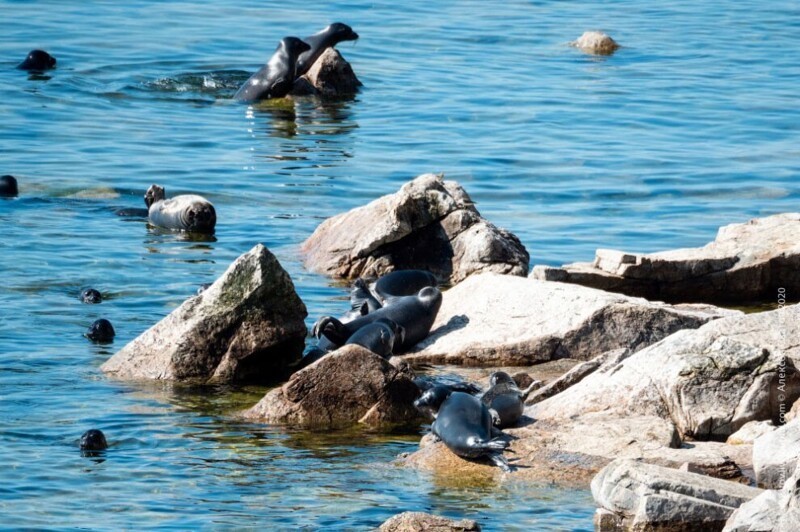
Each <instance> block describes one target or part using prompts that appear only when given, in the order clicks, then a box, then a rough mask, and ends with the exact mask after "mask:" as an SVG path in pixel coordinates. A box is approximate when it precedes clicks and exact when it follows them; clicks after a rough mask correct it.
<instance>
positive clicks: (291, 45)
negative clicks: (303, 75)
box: [233, 37, 310, 102]
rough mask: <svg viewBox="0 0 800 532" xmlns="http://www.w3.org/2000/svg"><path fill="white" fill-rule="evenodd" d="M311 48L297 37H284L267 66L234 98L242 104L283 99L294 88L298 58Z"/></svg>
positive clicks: (247, 82)
mask: <svg viewBox="0 0 800 532" xmlns="http://www.w3.org/2000/svg"><path fill="white" fill-rule="evenodd" d="M308 50H310V46H309V45H307V44H306V43H304V42H303V41H301V40H300V39H298V38H297V37H284V38H283V39H281V42H280V43H279V44H278V47H277V48H276V49H275V53H274V54H272V57H270V59H269V61H267V64H266V65H264V66H263V67H261V69H260V70H259V71H258V72H256V73H255V74H253V75H252V76H250V78H249V79H248V80H247V81H245V82H244V85H242V86H241V87H239V90H238V91H236V94H235V95H234V96H233V98H234V99H235V100H239V101H242V102H255V101H258V100H266V99H268V98H283V97H284V96H286V95H287V94H289V91H290V90H292V87H293V86H294V80H295V78H296V77H297V75H296V72H297V70H296V69H297V58H298V57H299V56H300V54H302V53H303V52H307V51H308Z"/></svg>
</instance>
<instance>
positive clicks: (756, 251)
mask: <svg viewBox="0 0 800 532" xmlns="http://www.w3.org/2000/svg"><path fill="white" fill-rule="evenodd" d="M531 276H532V277H534V278H535V279H541V280H547V281H561V282H566V283H575V284H580V285H584V286H590V287H593V288H599V289H601V290H609V291H612V292H620V293H624V294H628V295H631V296H639V297H645V298H647V299H658V300H661V301H703V302H718V303H748V302H752V301H756V300H758V301H768V302H770V303H772V302H775V301H777V300H779V299H785V298H786V294H789V295H791V294H795V295H796V294H798V293H800V213H788V214H777V215H774V216H768V217H766V218H755V219H753V220H750V221H749V222H746V223H743V224H732V225H728V226H725V227H722V228H720V230H719V232H718V234H717V238H716V240H714V241H713V242H711V243H709V244H707V245H705V246H704V247H702V248H688V249H676V250H673V251H664V252H660V253H649V254H644V255H640V254H633V253H624V252H621V251H612V250H603V249H598V250H597V255H596V258H595V261H594V262H593V263H575V264H567V265H565V266H562V267H560V268H552V267H549V266H536V267H535V268H534V269H533V272H532V274H531ZM781 294H782V296H781Z"/></svg>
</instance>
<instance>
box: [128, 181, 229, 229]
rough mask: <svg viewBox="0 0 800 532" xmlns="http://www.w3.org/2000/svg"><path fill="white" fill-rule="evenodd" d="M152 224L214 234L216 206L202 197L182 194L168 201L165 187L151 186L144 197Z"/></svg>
mask: <svg viewBox="0 0 800 532" xmlns="http://www.w3.org/2000/svg"><path fill="white" fill-rule="evenodd" d="M144 203H145V205H147V208H148V216H147V218H148V219H149V220H150V223H151V224H153V225H157V226H159V227H164V228H167V229H176V230H179V231H190V232H194V233H213V232H214V226H215V225H216V224H217V212H216V211H215V210H214V206H213V205H212V204H211V202H209V201H208V200H207V199H205V198H204V197H202V196H197V195H195V194H181V195H180V196H175V197H174V198H171V199H166V192H165V191H164V187H162V186H159V185H151V186H150V188H148V189H147V192H146V193H145V195H144Z"/></svg>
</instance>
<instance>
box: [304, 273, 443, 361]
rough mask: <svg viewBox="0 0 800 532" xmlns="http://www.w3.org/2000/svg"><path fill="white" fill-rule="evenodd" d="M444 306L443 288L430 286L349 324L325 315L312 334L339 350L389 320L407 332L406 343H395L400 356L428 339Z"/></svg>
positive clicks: (315, 325)
mask: <svg viewBox="0 0 800 532" xmlns="http://www.w3.org/2000/svg"><path fill="white" fill-rule="evenodd" d="M441 306H442V293H441V292H440V291H439V289H438V288H434V287H426V288H423V289H422V290H420V291H419V293H418V294H417V295H413V296H405V297H398V298H394V299H393V300H392V301H391V302H390V304H388V305H386V306H384V307H382V308H379V309H378V310H376V311H375V312H371V313H369V314H367V315H366V316H361V317H360V318H356V319H354V320H353V321H350V322H348V323H342V322H341V321H339V320H337V319H336V318H333V317H331V316H323V317H321V318H320V319H319V320H317V323H315V324H314V328H313V329H312V334H313V335H314V336H316V337H317V338H322V337H323V336H324V337H325V338H327V340H328V341H329V342H330V343H331V344H333V345H334V346H335V347H340V346H342V345H344V344H345V343H346V342H347V340H348V339H349V338H350V337H351V336H352V335H353V334H355V333H356V331H358V330H359V329H361V328H362V327H364V326H366V325H368V324H370V323H373V322H375V321H378V320H379V319H381V318H387V319H389V320H391V321H393V322H395V323H396V324H397V325H399V326H401V327H403V329H404V330H405V336H404V338H403V340H402V341H401V342H399V344H398V343H397V342H396V343H395V347H394V353H395V354H397V353H401V352H403V351H406V350H408V349H409V348H410V347H412V346H414V345H415V344H417V343H418V342H421V341H422V340H424V339H425V338H426V337H427V336H428V333H429V332H430V330H431V327H432V326H433V322H434V320H435V319H436V314H437V313H438V312H439V307H441Z"/></svg>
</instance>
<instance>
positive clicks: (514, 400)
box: [481, 371, 538, 429]
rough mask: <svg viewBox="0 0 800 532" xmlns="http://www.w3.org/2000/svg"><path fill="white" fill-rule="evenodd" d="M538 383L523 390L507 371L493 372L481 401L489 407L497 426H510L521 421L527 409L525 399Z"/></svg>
mask: <svg viewBox="0 0 800 532" xmlns="http://www.w3.org/2000/svg"><path fill="white" fill-rule="evenodd" d="M536 384H538V383H536ZM536 384H532V385H531V387H529V388H527V389H525V390H524V391H523V390H520V389H519V387H518V386H517V383H516V382H515V381H514V379H513V378H511V375H509V374H508V373H506V372H505V371H495V372H494V373H492V375H491V376H490V377H489V385H490V386H491V387H490V388H489V389H488V390H486V392H484V394H483V395H482V396H481V402H483V404H485V405H486V407H487V408H488V409H489V413H490V414H491V416H492V422H493V423H494V425H495V426H496V427H499V428H501V429H502V428H505V427H510V426H512V425H515V424H516V423H517V422H518V421H519V419H520V418H521V417H522V411H523V410H524V409H525V400H526V399H527V398H528V394H529V393H530V392H531V391H532V390H533V387H534V386H535V385H536Z"/></svg>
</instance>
